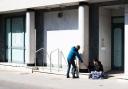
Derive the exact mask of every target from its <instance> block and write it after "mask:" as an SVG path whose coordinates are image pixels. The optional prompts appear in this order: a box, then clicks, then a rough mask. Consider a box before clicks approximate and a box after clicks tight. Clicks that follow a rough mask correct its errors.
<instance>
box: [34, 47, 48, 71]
mask: <svg viewBox="0 0 128 89" xmlns="http://www.w3.org/2000/svg"><path fill="white" fill-rule="evenodd" d="M40 51H42V52H44V51H45V52H46V55H47V56H48V58H49V60H50V56H49V54H48V52H47V50H46V49H45V48H40V49H38V50H36V52H35V58H34V65H35V66H34V68H32V73H33V72H34V70H38V69H39V68H38V67H37V65H36V64H37V63H36V54H37V53H38V52H40Z"/></svg>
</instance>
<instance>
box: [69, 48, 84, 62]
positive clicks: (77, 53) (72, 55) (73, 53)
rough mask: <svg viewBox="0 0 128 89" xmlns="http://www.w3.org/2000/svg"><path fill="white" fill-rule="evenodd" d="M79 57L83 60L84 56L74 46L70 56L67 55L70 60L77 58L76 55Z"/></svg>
mask: <svg viewBox="0 0 128 89" xmlns="http://www.w3.org/2000/svg"><path fill="white" fill-rule="evenodd" d="M76 56H77V57H78V59H79V60H80V62H83V60H82V58H81V57H80V54H79V52H78V50H77V49H76V48H75V47H72V48H71V50H70V52H69V54H68V57H67V60H68V61H69V62H71V61H73V60H75V59H76V58H75V57H76Z"/></svg>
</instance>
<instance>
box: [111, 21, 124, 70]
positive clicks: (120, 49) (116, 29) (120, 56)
mask: <svg viewBox="0 0 128 89" xmlns="http://www.w3.org/2000/svg"><path fill="white" fill-rule="evenodd" d="M123 45H124V24H123V23H113V24H112V69H116V70H123V69H124V46H123Z"/></svg>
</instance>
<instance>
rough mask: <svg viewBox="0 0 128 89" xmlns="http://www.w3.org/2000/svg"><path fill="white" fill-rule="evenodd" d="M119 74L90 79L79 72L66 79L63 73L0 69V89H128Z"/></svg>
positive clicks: (127, 82) (125, 81) (127, 81)
mask: <svg viewBox="0 0 128 89" xmlns="http://www.w3.org/2000/svg"><path fill="white" fill-rule="evenodd" d="M119 76H120V74H119V75H116V77H111V78H109V79H103V80H90V79H88V76H87V75H85V74H83V75H82V74H81V75H80V78H79V79H72V78H68V79H67V78H66V76H64V75H55V74H48V73H39V72H34V73H31V72H26V71H25V72H23V71H22V72H16V71H7V70H6V71H4V70H0V89H95V88H96V89H114V88H116V89H128V85H127V84H128V80H124V79H121V77H119Z"/></svg>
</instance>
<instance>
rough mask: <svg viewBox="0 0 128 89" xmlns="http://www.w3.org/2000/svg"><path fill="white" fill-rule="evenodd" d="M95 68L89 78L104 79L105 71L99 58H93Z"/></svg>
mask: <svg viewBox="0 0 128 89" xmlns="http://www.w3.org/2000/svg"><path fill="white" fill-rule="evenodd" d="M93 65H94V70H93V71H91V72H90V75H89V78H92V79H103V78H104V72H103V65H102V64H101V62H100V61H99V60H97V59H94V60H93Z"/></svg>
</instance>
